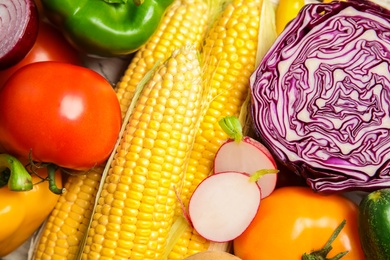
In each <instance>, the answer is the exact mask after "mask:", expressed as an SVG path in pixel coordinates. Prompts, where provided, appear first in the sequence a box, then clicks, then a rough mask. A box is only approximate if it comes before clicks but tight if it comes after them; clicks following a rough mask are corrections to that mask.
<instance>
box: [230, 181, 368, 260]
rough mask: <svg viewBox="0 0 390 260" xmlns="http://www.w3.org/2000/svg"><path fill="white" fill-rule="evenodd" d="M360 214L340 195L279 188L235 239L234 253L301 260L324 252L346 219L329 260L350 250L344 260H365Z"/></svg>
mask: <svg viewBox="0 0 390 260" xmlns="http://www.w3.org/2000/svg"><path fill="white" fill-rule="evenodd" d="M357 212H358V208H357V205H356V204H354V203H353V202H352V201H350V200H348V199H346V198H344V197H342V196H339V195H320V194H318V193H315V192H313V191H312V190H311V189H310V188H308V187H297V186H296V187H294V186H291V187H283V188H279V189H276V190H275V191H274V192H273V193H272V194H271V195H270V196H268V197H267V198H265V199H263V200H262V201H261V203H260V207H259V211H258V213H257V215H256V217H255V219H254V220H253V222H252V223H251V224H250V226H249V227H248V229H247V230H246V231H245V232H244V233H243V234H242V235H241V236H239V237H238V238H237V239H235V241H234V243H233V245H234V252H235V254H236V255H237V256H238V257H240V258H242V259H243V260H252V259H285V260H300V259H301V257H302V254H303V253H310V252H311V251H312V250H317V249H321V248H323V246H324V245H325V243H326V242H327V240H328V239H329V237H330V236H331V234H332V233H333V231H334V230H335V229H336V228H337V226H338V225H339V224H340V223H341V222H342V221H343V219H345V220H346V225H345V226H344V228H343V229H342V231H341V232H340V234H339V235H338V237H337V238H336V240H335V241H334V242H333V244H332V246H333V249H332V250H331V251H330V253H329V254H328V258H331V257H333V256H334V255H336V254H337V253H340V252H343V251H347V250H348V251H349V253H348V254H347V255H346V256H344V257H343V258H342V259H343V260H364V259H365V257H364V254H363V252H362V250H361V246H360V240H359V236H358V226H357Z"/></svg>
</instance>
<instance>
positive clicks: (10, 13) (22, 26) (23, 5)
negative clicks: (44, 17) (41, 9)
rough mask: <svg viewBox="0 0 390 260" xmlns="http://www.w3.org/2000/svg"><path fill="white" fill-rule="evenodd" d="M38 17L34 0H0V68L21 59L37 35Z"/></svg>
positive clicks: (7, 66) (9, 65) (11, 64)
mask: <svg viewBox="0 0 390 260" xmlns="http://www.w3.org/2000/svg"><path fill="white" fill-rule="evenodd" d="M38 27H39V17H38V10H37V7H36V5H35V2H34V0H0V69H1V70H3V69H6V68H9V67H11V66H13V65H15V64H16V63H18V62H19V61H21V60H22V59H23V58H24V57H25V56H26V54H27V53H28V52H29V51H30V50H31V48H32V47H33V45H34V43H35V40H36V38H37V35H38Z"/></svg>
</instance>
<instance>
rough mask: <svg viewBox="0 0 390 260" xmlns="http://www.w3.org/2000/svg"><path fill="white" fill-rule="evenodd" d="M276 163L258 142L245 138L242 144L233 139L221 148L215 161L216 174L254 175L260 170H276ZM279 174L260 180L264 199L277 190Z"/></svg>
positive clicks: (272, 174)
mask: <svg viewBox="0 0 390 260" xmlns="http://www.w3.org/2000/svg"><path fill="white" fill-rule="evenodd" d="M276 168H277V166H276V163H275V160H274V159H273V157H272V155H271V153H270V152H269V150H268V149H267V148H266V147H265V146H264V145H262V144H261V143H259V142H258V141H256V140H254V139H252V138H250V137H247V136H246V137H244V138H243V139H242V140H241V141H240V142H236V141H234V140H232V139H229V140H228V141H226V142H225V143H224V144H222V146H221V147H220V148H219V150H218V152H217V154H216V156H215V159H214V173H219V172H225V171H237V172H246V173H249V174H253V173H255V172H256V171H258V170H263V169H276ZM276 181H277V174H275V173H271V174H265V175H264V176H262V177H261V178H259V180H258V184H259V186H260V188H261V194H262V198H265V197H267V196H268V195H269V194H271V192H272V191H273V190H274V189H275V186H276Z"/></svg>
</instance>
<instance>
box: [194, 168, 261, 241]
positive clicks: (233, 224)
mask: <svg viewBox="0 0 390 260" xmlns="http://www.w3.org/2000/svg"><path fill="white" fill-rule="evenodd" d="M249 176H250V175H249V174H248V173H244V172H235V171H228V172H220V173H216V174H213V175H210V176H208V177H207V178H206V179H204V180H203V181H202V182H201V183H200V184H199V185H198V187H197V188H196V189H195V191H194V193H193V194H192V196H191V198H190V201H189V204H188V214H189V217H190V221H191V223H192V225H193V227H194V229H195V230H196V231H197V232H198V233H199V234H200V235H201V236H202V237H204V238H206V239H207V240H210V241H214V242H228V241H232V240H233V239H235V238H236V237H238V236H239V235H241V234H242V233H243V232H244V231H245V229H246V228H247V227H248V226H249V224H250V223H251V222H252V221H253V219H254V217H255V216H256V213H257V211H258V208H259V206H260V201H261V189H260V186H259V185H258V184H257V182H250V180H249V179H250V178H249ZM229 178H230V179H229ZM227 180H228V181H227ZM251 185H253V186H251ZM240 186H241V187H240ZM239 188H240V189H239ZM234 189H237V190H234ZM229 192H230V194H229ZM202 193H203V194H202ZM232 195H233V197H234V198H232ZM244 195H245V196H244ZM233 200H234V201H233ZM236 200H238V203H237V201H236ZM221 206H222V207H223V208H224V209H221ZM231 207H234V209H233V208H231ZM232 215H233V216H232ZM240 219H241V221H242V222H240Z"/></svg>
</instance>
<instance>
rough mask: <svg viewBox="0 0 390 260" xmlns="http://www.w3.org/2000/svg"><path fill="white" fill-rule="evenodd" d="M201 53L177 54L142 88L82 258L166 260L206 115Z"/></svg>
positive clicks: (186, 51)
mask: <svg viewBox="0 0 390 260" xmlns="http://www.w3.org/2000/svg"><path fill="white" fill-rule="evenodd" d="M202 89H203V87H202V84H201V70H200V64H199V60H198V55H197V52H196V50H195V49H194V48H191V47H189V46H187V47H183V48H180V49H178V50H176V51H174V52H173V54H172V56H171V57H170V58H169V59H168V60H167V62H166V63H164V64H162V65H161V66H160V67H158V68H157V70H156V72H155V74H154V76H153V78H152V79H151V80H150V81H149V82H148V83H147V84H146V85H145V86H144V89H143V90H142V92H141V94H140V96H139V98H138V101H137V103H136V105H135V107H134V110H133V112H132V114H131V116H130V118H129V121H128V123H127V127H126V130H125V131H124V133H123V135H122V138H121V141H120V144H119V146H118V149H117V150H116V154H115V156H114V160H113V162H112V164H111V167H110V169H109V171H108V175H107V177H106V179H105V181H104V185H103V190H102V191H101V193H100V194H98V201H97V202H98V204H97V205H96V208H95V211H94V213H93V216H92V222H91V225H90V229H89V231H88V237H87V238H86V240H85V247H84V251H83V254H82V258H83V259H97V258H101V259H114V257H115V259H132V260H137V259H162V255H163V254H164V249H165V246H166V238H167V236H168V232H169V229H170V227H171V225H172V222H173V217H174V210H175V206H176V200H177V198H176V190H177V189H180V187H181V184H182V179H183V177H184V172H185V169H186V165H187V161H188V156H189V151H190V149H191V148H192V144H193V141H194V136H195V133H196V129H197V126H198V124H199V119H200V116H201V112H202V107H203V105H202V100H203V95H204V93H203V90H202Z"/></svg>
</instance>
